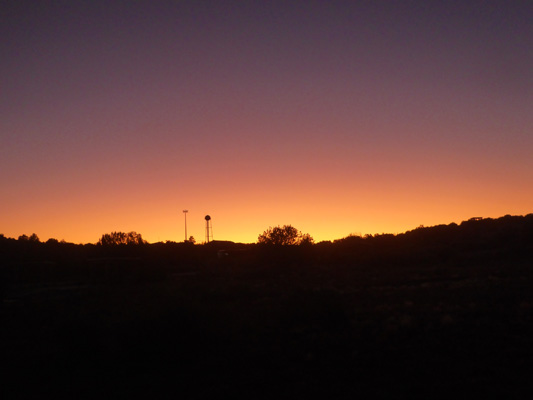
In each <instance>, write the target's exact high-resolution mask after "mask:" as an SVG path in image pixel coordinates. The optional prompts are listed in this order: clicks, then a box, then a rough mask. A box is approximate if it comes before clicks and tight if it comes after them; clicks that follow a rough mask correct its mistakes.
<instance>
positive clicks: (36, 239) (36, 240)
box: [28, 233, 40, 243]
mask: <svg viewBox="0 0 533 400" xmlns="http://www.w3.org/2000/svg"><path fill="white" fill-rule="evenodd" d="M28 240H29V241H30V242H32V243H40V240H39V237H38V236H37V235H36V234H35V233H32V234H31V236H30V237H29V238H28Z"/></svg>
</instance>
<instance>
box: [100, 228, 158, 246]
mask: <svg viewBox="0 0 533 400" xmlns="http://www.w3.org/2000/svg"><path fill="white" fill-rule="evenodd" d="M146 243H148V242H147V241H146V240H144V239H143V238H142V236H141V234H140V233H137V232H133V231H132V232H128V233H124V232H111V233H106V234H103V235H102V237H101V238H100V240H99V241H98V243H97V244H98V245H101V246H119V245H139V244H146Z"/></svg>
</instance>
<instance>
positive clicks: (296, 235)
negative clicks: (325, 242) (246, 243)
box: [257, 225, 314, 246]
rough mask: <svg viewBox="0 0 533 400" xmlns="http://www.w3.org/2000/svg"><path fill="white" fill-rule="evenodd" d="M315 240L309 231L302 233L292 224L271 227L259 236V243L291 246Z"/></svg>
mask: <svg viewBox="0 0 533 400" xmlns="http://www.w3.org/2000/svg"><path fill="white" fill-rule="evenodd" d="M313 242H314V240H313V238H312V237H311V235H309V234H308V233H306V234H302V232H300V231H299V230H298V229H296V228H295V227H293V226H291V225H284V226H282V227H280V226H275V227H274V228H272V227H269V228H268V229H267V230H266V231H264V232H263V233H262V234H261V235H259V237H258V238H257V243H259V244H270V245H278V246H279V245H281V246H291V245H300V244H311V243H313Z"/></svg>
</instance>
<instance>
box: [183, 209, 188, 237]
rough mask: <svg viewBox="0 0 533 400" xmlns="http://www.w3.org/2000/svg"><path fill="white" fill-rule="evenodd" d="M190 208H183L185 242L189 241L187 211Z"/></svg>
mask: <svg viewBox="0 0 533 400" xmlns="http://www.w3.org/2000/svg"><path fill="white" fill-rule="evenodd" d="M188 212H189V210H183V215H184V216H185V242H187V213H188Z"/></svg>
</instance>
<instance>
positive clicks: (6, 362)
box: [0, 257, 533, 399]
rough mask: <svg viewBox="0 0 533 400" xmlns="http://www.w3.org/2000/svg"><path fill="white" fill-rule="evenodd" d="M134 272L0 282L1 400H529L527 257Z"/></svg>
mask: <svg viewBox="0 0 533 400" xmlns="http://www.w3.org/2000/svg"><path fill="white" fill-rule="evenodd" d="M500 258H501V257H500ZM504 258H505V257H504ZM143 263H145V262H144V261H143V262H141V261H140V260H138V259H128V258H124V259H107V260H106V259H104V260H103V261H102V260H100V262H99V265H97V266H93V267H91V268H92V269H91V272H87V271H88V270H85V272H83V271H82V272H83V273H81V272H80V273H79V274H77V275H76V276H72V275H70V276H69V275H68V274H67V275H65V274H63V275H62V274H55V276H54V277H49V276H48V275H47V274H46V273H43V272H42V268H44V267H43V266H40V267H39V268H40V271H41V272H40V275H39V274H38V276H39V277H40V278H39V279H37V280H35V279H31V271H30V272H26V273H25V275H24V276H22V277H19V278H18V279H12V281H11V283H10V284H9V285H7V286H6V287H5V288H4V295H3V302H2V307H1V309H0V310H1V321H2V324H1V335H2V336H1V347H0V349H1V352H2V366H3V367H4V368H5V369H7V373H5V374H3V375H2V378H1V379H2V381H3V382H2V389H1V390H2V392H3V393H2V395H3V396H2V397H3V398H6V399H12V398H30V397H31V398H36V397H48V396H52V395H53V396H58V395H59V396H68V397H71V398H119V397H129V396H133V395H137V396H139V395H140V396H143V397H144V396H150V397H155V398H159V397H173V398H191V399H208V398H209V399H210V398H219V397H221V396H231V397H232V398H254V399H272V398H283V397H289V396H291V397H296V398H304V397H309V396H312V397H321V398H337V399H342V398H357V397H359V398H427V399H434V398H450V397H451V396H453V397H455V398H474V397H473V396H475V397H476V398H480V396H485V395H493V396H500V397H501V398H507V399H508V398H530V397H529V396H530V395H531V394H533V391H532V389H533V379H532V375H531V372H530V367H531V365H533V291H532V289H533V267H532V265H530V259H529V258H528V257H525V258H521V259H514V260H511V261H509V262H506V261H505V259H499V260H496V261H491V262H487V260H483V261H480V260H476V259H474V260H471V261H469V262H468V263H465V262H462V263H460V265H458V264H456V263H454V262H447V263H444V264H442V263H440V264H439V263H429V264H428V263H423V264H421V265H416V266H406V265H402V266H390V265H388V264H387V263H382V264H379V263H378V264H376V263H374V264H372V265H371V264H367V265H363V266H357V265H350V264H349V263H348V264H335V265H326V264H324V265H320V264H316V263H315V264H313V265H312V266H310V265H308V264H307V263H306V262H305V261H304V260H300V261H298V260H296V261H294V260H293V262H292V263H289V264H284V263H279V262H278V263H276V262H269V263H262V264H261V263H260V264H255V265H250V264H249V263H242V262H240V263H232V262H212V263H208V264H206V265H201V266H194V267H192V266H188V265H187V264H186V263H185V264H182V265H179V266H172V265H170V266H165V268H157V266H154V265H152V266H147V265H144V264H143ZM148 267H149V268H148ZM65 276H67V277H68V279H67V278H65Z"/></svg>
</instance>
